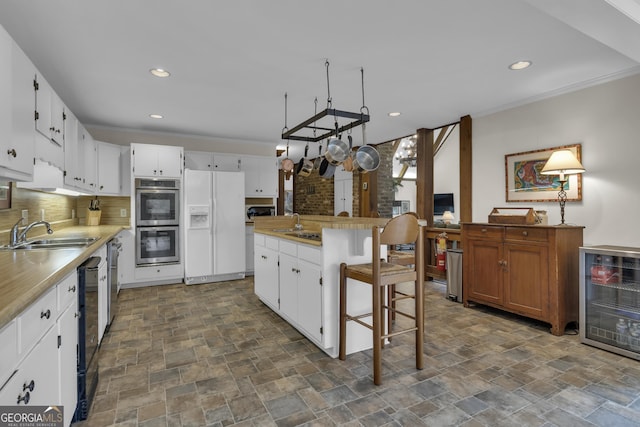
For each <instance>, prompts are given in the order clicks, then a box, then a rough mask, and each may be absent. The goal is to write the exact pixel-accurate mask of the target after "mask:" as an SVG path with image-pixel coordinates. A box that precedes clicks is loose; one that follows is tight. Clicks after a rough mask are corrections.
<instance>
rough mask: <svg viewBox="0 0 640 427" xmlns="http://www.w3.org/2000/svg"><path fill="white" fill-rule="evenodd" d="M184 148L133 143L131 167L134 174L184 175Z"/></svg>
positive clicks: (148, 175) (178, 176) (173, 176)
mask: <svg viewBox="0 0 640 427" xmlns="http://www.w3.org/2000/svg"><path fill="white" fill-rule="evenodd" d="M182 156H183V148H182V147H176V146H170V145H156V144H137V143H132V144H131V168H132V171H133V175H134V176H147V177H153V176H157V177H161V176H162V177H172V178H180V177H181V176H182V164H183V159H182Z"/></svg>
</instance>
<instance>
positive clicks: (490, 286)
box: [462, 239, 503, 304]
mask: <svg viewBox="0 0 640 427" xmlns="http://www.w3.org/2000/svg"><path fill="white" fill-rule="evenodd" d="M502 251H503V247H502V242H500V241H493V240H476V239H469V240H468V241H466V243H465V247H464V257H463V258H462V262H463V264H464V266H465V269H464V273H463V278H464V279H463V280H464V286H465V288H466V289H465V295H466V296H465V298H467V299H470V300H473V301H478V302H489V303H494V304H502V301H503V294H502V279H503V268H502V262H503V256H502Z"/></svg>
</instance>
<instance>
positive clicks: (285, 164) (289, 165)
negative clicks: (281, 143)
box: [281, 144, 294, 173]
mask: <svg viewBox="0 0 640 427" xmlns="http://www.w3.org/2000/svg"><path fill="white" fill-rule="evenodd" d="M281 166H282V170H283V171H284V172H285V173H291V171H293V167H294V163H293V160H291V159H290V158H289V144H287V157H285V158H284V159H282V163H281Z"/></svg>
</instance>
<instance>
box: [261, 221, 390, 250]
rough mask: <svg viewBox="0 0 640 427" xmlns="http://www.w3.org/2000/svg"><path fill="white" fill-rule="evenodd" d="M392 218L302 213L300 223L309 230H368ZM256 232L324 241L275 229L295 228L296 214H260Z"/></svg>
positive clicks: (296, 239) (303, 241)
mask: <svg viewBox="0 0 640 427" xmlns="http://www.w3.org/2000/svg"><path fill="white" fill-rule="evenodd" d="M389 219H390V218H365V217H354V218H352V217H340V216H328V215H301V216H300V224H301V225H302V229H303V230H304V231H308V232H322V229H323V228H333V229H340V230H367V229H371V228H372V227H373V226H374V225H378V226H384V225H386V224H387V222H388V221H389ZM254 221H255V224H254V226H255V228H254V232H255V233H261V234H267V235H270V236H275V237H279V238H283V239H289V240H292V241H295V242H301V243H307V244H309V245H314V246H321V245H322V242H320V241H315V240H310V239H305V238H299V237H295V236H291V235H290V234H289V233H287V232H282V231H274V230H283V229H293V228H295V225H296V222H297V218H296V216H290V215H287V216H260V217H255V218H254Z"/></svg>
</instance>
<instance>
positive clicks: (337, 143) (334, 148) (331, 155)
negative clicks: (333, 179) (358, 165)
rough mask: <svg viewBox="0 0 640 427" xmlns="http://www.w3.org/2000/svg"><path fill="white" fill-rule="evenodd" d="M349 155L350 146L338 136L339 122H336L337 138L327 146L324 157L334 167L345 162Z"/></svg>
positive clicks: (331, 140) (330, 140) (332, 139)
mask: <svg viewBox="0 0 640 427" xmlns="http://www.w3.org/2000/svg"><path fill="white" fill-rule="evenodd" d="M348 155H349V146H348V145H347V143H346V142H344V141H342V140H341V139H340V136H339V135H338V122H336V136H335V137H333V138H331V139H329V143H328V144H327V151H326V152H325V153H324V157H325V158H326V159H327V160H328V161H329V163H331V164H332V165H334V166H337V165H339V164H340V163H342V162H344V161H345V159H346V158H347V156H348Z"/></svg>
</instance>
